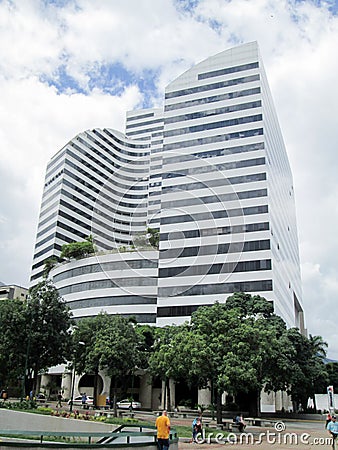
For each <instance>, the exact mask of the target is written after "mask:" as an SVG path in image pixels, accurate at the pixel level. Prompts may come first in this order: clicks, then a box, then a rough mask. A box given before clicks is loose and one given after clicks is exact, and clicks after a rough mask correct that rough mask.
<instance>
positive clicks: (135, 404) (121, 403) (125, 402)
mask: <svg viewBox="0 0 338 450" xmlns="http://www.w3.org/2000/svg"><path fill="white" fill-rule="evenodd" d="M130 405H131V406H132V408H133V409H140V408H141V403H140V402H135V401H134V400H133V401H130V400H128V399H127V398H125V399H123V400H121V401H119V402H117V403H116V406H117V407H118V408H121V409H129V408H130Z"/></svg>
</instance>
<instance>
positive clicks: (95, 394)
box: [93, 367, 99, 409]
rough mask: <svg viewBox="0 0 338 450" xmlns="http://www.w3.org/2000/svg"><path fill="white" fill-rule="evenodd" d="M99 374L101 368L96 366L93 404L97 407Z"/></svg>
mask: <svg viewBox="0 0 338 450" xmlns="http://www.w3.org/2000/svg"><path fill="white" fill-rule="evenodd" d="M98 375H99V369H98V367H95V372H94V396H93V397H94V398H93V406H94V408H95V409H96V406H97V378H98Z"/></svg>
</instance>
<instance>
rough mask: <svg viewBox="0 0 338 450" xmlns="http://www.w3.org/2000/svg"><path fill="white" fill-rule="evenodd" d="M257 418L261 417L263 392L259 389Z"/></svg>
mask: <svg viewBox="0 0 338 450" xmlns="http://www.w3.org/2000/svg"><path fill="white" fill-rule="evenodd" d="M256 416H257V417H261V390H260V389H257V398H256Z"/></svg>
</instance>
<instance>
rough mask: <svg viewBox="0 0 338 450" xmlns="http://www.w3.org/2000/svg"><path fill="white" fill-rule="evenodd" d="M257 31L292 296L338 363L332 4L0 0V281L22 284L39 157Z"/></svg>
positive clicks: (40, 171) (337, 21) (33, 223)
mask: <svg viewBox="0 0 338 450" xmlns="http://www.w3.org/2000/svg"><path fill="white" fill-rule="evenodd" d="M253 40H257V41H258V43H259V45H260V49H261V53H262V56H263V59H264V62H265V69H266V72H267V75H268V78H269V82H270V87H271V90H272V94H273V97H274V100H275V105H276V109H277V112H278V116H279V120H280V124H281V127H282V131H283V134H284V138H285V142H286V146H287V150H288V154H289V159H290V163H291V167H292V170H293V175H294V185H295V192H296V201H297V216H298V229H299V239H300V254H301V261H302V278H303V303H304V306H305V311H306V323H307V327H308V330H309V332H310V333H311V334H314V335H318V334H319V335H321V336H323V338H324V340H326V341H327V342H328V344H329V353H328V354H329V357H331V358H336V359H338V328H337V326H338V323H337V322H338V313H337V310H338V303H337V300H338V277H337V267H338V234H337V230H338V203H337V198H338V183H337V174H338V152H337V142H338V139H337V128H338V122H337V121H338V82H337V81H338V79H337V76H338V57H337V51H338V50H337V49H338V6H337V5H336V4H335V2H334V1H330V0H328V1H326V2H324V1H321V0H316V1H315V0H314V1H311V0H305V1H291V0H290V1H286V0H232V1H231V0H96V1H93V0H69V1H68V0H54V1H53V0H0V146H1V147H0V149H1V153H0V154H1V158H0V176H1V178H0V179H1V197H0V198H1V202H0V251H1V263H0V281H2V282H4V283H6V284H18V285H23V286H28V280H29V272H30V265H31V259H32V254H33V247H34V240H35V233H36V227H37V219H38V214H39V207H40V201H41V195H42V186H43V179H44V174H45V167H46V163H47V161H48V160H49V159H50V157H51V156H52V155H53V154H54V153H56V151H57V150H59V149H60V148H61V147H63V146H64V145H65V144H66V143H67V141H69V140H70V139H71V138H72V137H74V136H75V135H76V134H77V133H79V132H81V131H83V130H85V129H88V128H94V127H110V128H115V129H118V130H121V131H123V130H124V126H125V112H126V111H127V110H130V109H133V108H140V107H148V106H159V105H161V102H162V96H163V90H164V87H165V86H166V84H168V83H169V82H170V81H171V80H173V79H174V78H175V77H176V76H178V75H180V74H181V73H182V72H183V71H184V70H186V69H188V68H189V67H191V66H192V65H193V64H195V63H197V62H200V61H201V60H203V59H205V58H207V57H208V56H211V55H213V54H216V53H218V52H220V51H222V50H225V49H227V48H229V47H231V46H234V45H236V44H238V43H245V42H249V41H253Z"/></svg>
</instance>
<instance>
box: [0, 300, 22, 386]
mask: <svg viewBox="0 0 338 450" xmlns="http://www.w3.org/2000/svg"><path fill="white" fill-rule="evenodd" d="M26 314H27V308H26V304H25V303H24V302H23V301H22V300H1V301H0V329H1V339H0V386H2V387H3V386H5V387H8V386H11V387H14V386H17V385H18V382H19V380H20V379H21V378H22V377H23V374H24V367H25V354H26V353H25V346H24V345H23V343H24V342H26V340H27V336H26V333H25V330H26V323H25V322H26Z"/></svg>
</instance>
